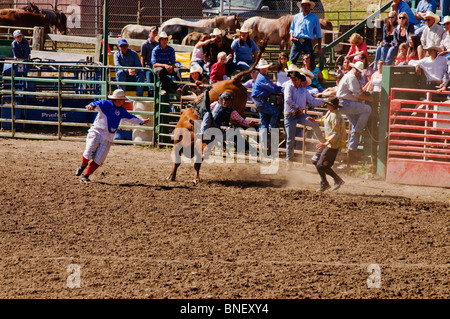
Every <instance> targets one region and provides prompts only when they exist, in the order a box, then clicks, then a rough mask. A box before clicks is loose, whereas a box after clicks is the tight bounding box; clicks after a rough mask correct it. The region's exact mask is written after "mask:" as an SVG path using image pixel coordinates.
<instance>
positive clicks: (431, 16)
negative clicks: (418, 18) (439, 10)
mask: <svg viewBox="0 0 450 319" xmlns="http://www.w3.org/2000/svg"><path fill="white" fill-rule="evenodd" d="M428 17H430V18H433V19H434V23H439V21H441V18H440V17H439V16H438V15H437V14H435V13H434V12H433V11H430V10H428V11H427V12H425V18H428Z"/></svg>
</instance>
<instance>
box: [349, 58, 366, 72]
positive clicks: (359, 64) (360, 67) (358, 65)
mask: <svg viewBox="0 0 450 319" xmlns="http://www.w3.org/2000/svg"><path fill="white" fill-rule="evenodd" d="M350 66H351V67H352V68H355V69H356V70H358V71H359V72H364V71H365V70H366V69H364V63H363V62H362V61H358V62H356V63H350Z"/></svg>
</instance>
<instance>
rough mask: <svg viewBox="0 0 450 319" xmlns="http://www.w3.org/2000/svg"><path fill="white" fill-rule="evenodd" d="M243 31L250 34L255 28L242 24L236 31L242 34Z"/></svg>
mask: <svg viewBox="0 0 450 319" xmlns="http://www.w3.org/2000/svg"><path fill="white" fill-rule="evenodd" d="M241 32H244V33H248V35H250V34H252V32H253V30H252V29H249V28H247V27H246V26H245V25H244V26H242V28H240V29H236V33H237V34H240V33H241Z"/></svg>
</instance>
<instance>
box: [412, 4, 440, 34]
mask: <svg viewBox="0 0 450 319" xmlns="http://www.w3.org/2000/svg"><path fill="white" fill-rule="evenodd" d="M427 11H431V12H433V13H436V1H435V0H420V2H419V4H418V5H417V8H416V19H417V21H418V23H417V24H416V25H415V26H414V28H415V31H414V33H415V34H417V35H418V36H421V35H422V32H423V29H424V28H425V26H426V25H425V15H426V12H427Z"/></svg>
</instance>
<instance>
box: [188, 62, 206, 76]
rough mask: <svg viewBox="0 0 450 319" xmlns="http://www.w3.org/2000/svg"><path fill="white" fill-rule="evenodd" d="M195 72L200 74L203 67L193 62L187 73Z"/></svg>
mask: <svg viewBox="0 0 450 319" xmlns="http://www.w3.org/2000/svg"><path fill="white" fill-rule="evenodd" d="M195 72H199V73H200V74H202V73H203V68H202V67H201V66H200V65H198V64H194V65H192V66H191V69H190V70H189V73H195Z"/></svg>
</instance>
